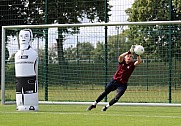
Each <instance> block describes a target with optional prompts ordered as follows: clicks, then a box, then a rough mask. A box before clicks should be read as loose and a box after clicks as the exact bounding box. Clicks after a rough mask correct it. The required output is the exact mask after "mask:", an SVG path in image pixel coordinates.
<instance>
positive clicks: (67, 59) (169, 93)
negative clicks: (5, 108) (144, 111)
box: [1, 0, 181, 103]
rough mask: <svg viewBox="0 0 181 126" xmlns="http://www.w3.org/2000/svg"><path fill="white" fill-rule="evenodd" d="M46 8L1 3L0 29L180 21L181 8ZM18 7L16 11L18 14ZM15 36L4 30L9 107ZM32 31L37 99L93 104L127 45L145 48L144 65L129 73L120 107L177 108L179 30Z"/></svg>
mask: <svg viewBox="0 0 181 126" xmlns="http://www.w3.org/2000/svg"><path fill="white" fill-rule="evenodd" d="M16 2H17V3H16ZM47 2H48V1H36V2H35V1H34V3H33V1H29V3H26V2H25V3H24V4H21V2H19V3H18V1H14V2H11V1H4V2H3V4H2V5H1V7H4V10H1V15H3V18H1V26H2V25H17V24H22V25H23V24H44V23H50V24H51V23H61V24H64V23H65V24H71V23H80V22H82V23H87V22H88V21H92V22H98V21H103V22H117V21H126V20H127V21H136V22H137V21H155V20H158V21H159V20H160V21H161V20H179V18H180V11H177V10H180V9H179V8H181V7H180V5H179V4H178V3H179V2H178V1H174V0H173V1H162V2H160V4H158V3H157V2H155V1H154V0H150V3H149V4H148V3H147V2H148V1H135V2H134V1H131V0H130V1H128V0H122V1H116V0H115V1H114V0H112V1H111V0H110V1H106V0H105V1H104V0H103V1H94V2H92V1H87V0H81V1H74V2H72V1H70V2H65V1H64V2H62V1H59V0H56V1H51V2H50V3H48V4H47ZM80 3H82V4H81V6H80ZM88 3H89V4H88ZM106 3H107V4H106ZM132 3H133V4H132ZM11 5H12V6H11ZM71 5H73V6H71ZM85 5H90V6H86V7H85ZM171 5H172V6H171ZM17 6H18V8H19V9H18V10H15V7H17ZM20 8H24V9H20ZM54 8H55V9H54ZM16 9H17V8H16ZM33 9H34V10H33ZM20 10H21V11H20ZM75 10H76V11H75ZM94 10H96V11H95V12H94ZM158 10H159V12H158ZM125 11H126V13H127V15H126V13H125ZM5 12H7V13H6V15H4V13H5ZM15 12H19V13H15ZM75 12H77V13H75ZM78 12H80V13H78ZM93 12H94V13H93ZM161 13H164V15H161ZM53 14H55V15H53ZM18 16H20V17H21V18H19V17H18ZM5 17H6V18H5ZM17 17H18V18H17ZM60 17H61V18H60ZM80 18H82V19H83V20H81V19H80ZM5 19H6V20H8V21H9V22H8V23H7V24H4V23H5ZM17 19H18V20H17ZM18 22H19V23H18ZM19 30H20V29H15V30H14V29H13V30H7V31H6V62H5V63H6V67H5V91H6V93H5V97H6V101H15V84H16V82H15V71H14V54H15V53H16V52H17V50H18V42H17V39H18V38H17V37H16V35H17V34H18V32H19ZM32 30H33V33H34V42H33V48H34V49H35V50H37V52H38V54H39V69H38V80H39V100H41V101H44V100H45V101H93V100H95V98H96V97H97V96H98V95H99V94H100V93H101V92H102V91H103V89H104V88H105V85H106V83H107V82H108V81H109V80H110V79H111V77H112V76H113V74H114V72H115V70H116V68H117V64H118V63H117V57H118V55H119V54H121V53H122V52H125V51H127V50H129V48H130V47H131V45H132V44H142V45H143V46H144V47H145V54H144V55H143V56H142V59H143V64H142V65H140V66H139V67H138V68H136V70H135V71H134V73H133V75H132V76H131V78H130V81H129V87H128V90H127V92H126V94H125V95H124V96H123V98H122V99H121V100H120V101H121V102H144V103H145V102H155V103H160V102H172V103H180V102H181V98H180V97H179V95H180V90H181V85H180V84H181V65H180V62H181V40H180V37H179V36H180V34H181V32H180V24H177V25H169V24H167V25H161V24H159V25H151V26H150V25H146V26H145V25H129V26H128V25H127V26H117V25H115V26H108V27H107V26H99V27H79V28H77V27H71V28H53V29H48V30H47V29H46V28H45V29H43V28H41V29H32ZM113 96H114V93H112V94H110V95H109V96H108V100H109V99H110V98H112V97H113Z"/></svg>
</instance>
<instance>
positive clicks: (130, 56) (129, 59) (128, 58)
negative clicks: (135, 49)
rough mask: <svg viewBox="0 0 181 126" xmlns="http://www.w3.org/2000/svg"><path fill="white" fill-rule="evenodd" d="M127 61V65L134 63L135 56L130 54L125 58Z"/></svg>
mask: <svg viewBox="0 0 181 126" xmlns="http://www.w3.org/2000/svg"><path fill="white" fill-rule="evenodd" d="M125 61H126V63H127V64H128V63H130V62H133V55H132V54H128V55H126V56H125Z"/></svg>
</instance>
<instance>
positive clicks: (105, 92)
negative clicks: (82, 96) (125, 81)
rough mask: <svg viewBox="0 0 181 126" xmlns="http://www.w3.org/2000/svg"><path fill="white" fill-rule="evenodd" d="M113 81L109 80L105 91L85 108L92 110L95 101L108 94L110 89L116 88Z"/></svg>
mask: <svg viewBox="0 0 181 126" xmlns="http://www.w3.org/2000/svg"><path fill="white" fill-rule="evenodd" d="M114 83H115V81H114V80H111V81H110V82H109V84H108V85H107V87H106V89H105V91H104V92H103V93H102V94H101V95H99V97H98V98H97V99H96V100H95V101H94V103H93V104H92V105H91V106H89V107H88V108H87V110H92V109H93V108H96V105H97V103H99V102H100V101H101V100H103V98H104V97H105V96H106V95H108V94H109V93H110V92H111V91H114V90H116V88H117V87H116V86H115V85H114Z"/></svg>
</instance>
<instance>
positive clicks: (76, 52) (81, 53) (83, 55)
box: [64, 42, 94, 62]
mask: <svg viewBox="0 0 181 126" xmlns="http://www.w3.org/2000/svg"><path fill="white" fill-rule="evenodd" d="M64 52H65V57H66V59H68V60H76V61H77V62H79V61H81V60H84V61H88V62H90V61H92V60H93V52H94V46H93V45H92V44H91V43H90V42H83V43H78V44H77V45H76V47H73V46H71V47H69V48H67V49H66V50H65V51H64Z"/></svg>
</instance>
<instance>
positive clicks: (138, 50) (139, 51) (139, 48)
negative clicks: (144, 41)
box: [134, 45, 145, 55]
mask: <svg viewBox="0 0 181 126" xmlns="http://www.w3.org/2000/svg"><path fill="white" fill-rule="evenodd" d="M144 51H145V50H144V48H143V46H141V45H135V48H134V52H135V53H136V54H137V55H142V54H143V53H144Z"/></svg>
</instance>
